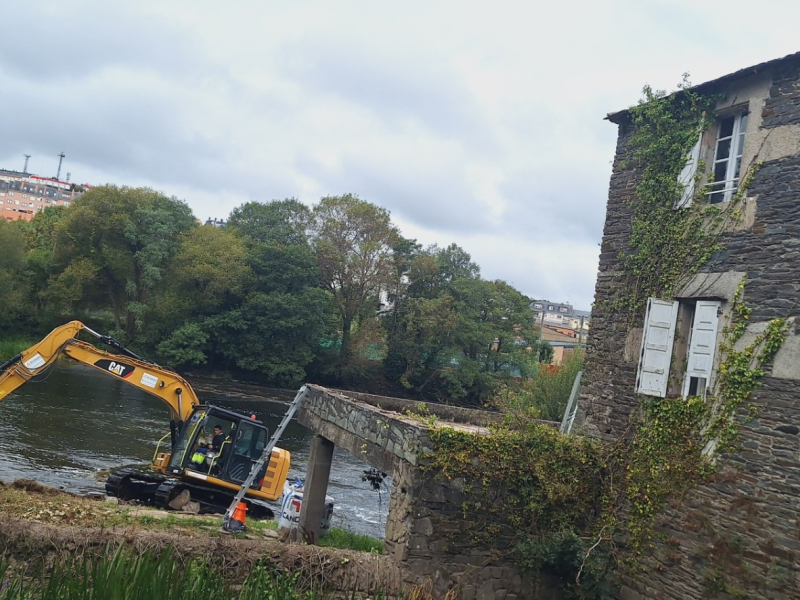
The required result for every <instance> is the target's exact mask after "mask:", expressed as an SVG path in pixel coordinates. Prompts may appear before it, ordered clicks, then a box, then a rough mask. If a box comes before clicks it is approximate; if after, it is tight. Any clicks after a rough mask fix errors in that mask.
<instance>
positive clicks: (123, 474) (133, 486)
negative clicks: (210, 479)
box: [106, 468, 275, 519]
mask: <svg viewBox="0 0 800 600" xmlns="http://www.w3.org/2000/svg"><path fill="white" fill-rule="evenodd" d="M184 490H188V491H189V495H190V499H191V500H194V501H195V502H198V503H199V504H200V513H205V514H207V513H214V514H222V513H224V512H225V510H226V509H227V508H228V505H229V504H230V502H231V500H232V499H233V496H234V493H233V492H230V491H226V490H221V489H219V488H213V489H211V488H208V487H204V486H201V485H196V484H193V483H190V482H187V481H184V480H181V479H175V478H172V477H167V476H165V475H160V474H157V473H148V472H145V471H141V470H139V469H135V468H125V469H118V470H116V471H114V472H113V473H111V475H109V477H108V480H107V481H106V493H107V494H108V495H109V496H116V497H117V498H119V499H120V500H128V501H131V500H135V501H137V502H141V503H142V504H147V505H150V506H157V507H159V508H163V509H167V510H169V509H170V508H171V507H170V505H169V504H170V502H172V501H173V500H174V499H175V498H176V497H177V496H178V495H179V494H180V493H181V492H183V491H184ZM244 502H245V503H246V504H247V514H248V515H249V516H251V517H253V518H256V519H273V518H275V513H274V512H273V511H272V510H271V509H270V508H269V507H268V506H266V505H265V504H262V503H260V502H254V501H252V500H249V499H247V500H245V501H244Z"/></svg>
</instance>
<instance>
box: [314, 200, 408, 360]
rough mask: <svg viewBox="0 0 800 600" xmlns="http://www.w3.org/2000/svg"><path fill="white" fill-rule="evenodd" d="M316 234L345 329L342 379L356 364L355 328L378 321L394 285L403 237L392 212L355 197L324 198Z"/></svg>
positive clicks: (325, 281)
mask: <svg viewBox="0 0 800 600" xmlns="http://www.w3.org/2000/svg"><path fill="white" fill-rule="evenodd" d="M311 231H312V243H313V245H314V250H315V252H316V256H317V261H318V264H319V267H320V272H321V277H322V284H323V286H324V287H325V289H327V290H328V291H329V292H330V293H331V295H332V296H333V298H334V302H335V306H336V310H337V312H338V314H339V319H340V323H341V328H342V346H341V351H340V375H341V373H342V369H346V368H347V366H348V365H349V362H350V359H351V335H352V330H353V328H354V326H355V325H356V323H357V321H358V319H359V318H361V317H363V316H365V315H367V316H369V317H370V318H374V315H375V314H376V312H377V309H378V302H379V297H380V294H381V292H386V291H388V289H389V288H390V287H391V283H392V282H393V280H394V273H395V266H394V263H393V260H392V255H393V254H392V248H393V246H394V244H395V242H396V240H397V239H398V237H399V234H398V232H397V229H396V228H395V227H394V225H392V222H391V219H390V216H389V211H387V210H386V209H383V208H380V207H378V206H375V205H374V204H370V203H369V202H367V201H365V200H361V199H360V198H358V197H357V196H353V195H351V194H346V195H344V196H329V197H326V198H322V200H320V202H319V204H317V205H316V206H315V207H314V209H313V220H312V223H311ZM370 312H371V315H368V314H367V313H370Z"/></svg>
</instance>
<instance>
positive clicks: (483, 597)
mask: <svg viewBox="0 0 800 600" xmlns="http://www.w3.org/2000/svg"><path fill="white" fill-rule="evenodd" d="M307 388H308V393H307V396H306V398H305V400H304V401H303V404H302V406H301V408H300V411H299V414H298V421H299V422H300V423H301V424H302V425H304V426H306V427H308V428H309V429H311V430H312V431H313V432H314V433H315V436H314V438H313V440H312V444H311V456H310V458H309V465H308V473H307V475H306V481H305V489H304V500H303V505H302V510H301V513H300V528H301V531H304V532H305V536H306V538H309V537H311V538H312V539H317V537H318V535H319V530H320V523H321V521H322V515H323V510H324V502H325V492H326V490H327V487H328V476H329V474H330V469H331V462H332V458H333V450H334V447H335V446H339V447H341V448H343V449H345V450H347V451H348V452H350V453H352V454H354V455H356V456H360V457H362V458H363V459H364V460H365V461H366V462H367V463H369V464H370V465H371V466H373V467H375V468H377V469H379V470H380V471H383V472H385V473H387V474H389V475H390V476H391V477H392V489H391V495H390V500H389V515H388V519H387V524H386V537H385V554H387V555H388V556H390V557H392V558H393V559H395V560H396V561H397V562H398V563H399V564H400V565H401V567H403V568H404V569H403V570H404V571H405V573H406V580H407V582H408V583H416V584H420V583H425V582H428V581H430V582H431V584H432V585H433V590H434V593H435V594H436V595H437V596H439V597H441V596H443V595H444V594H445V593H446V592H447V591H448V590H450V589H453V588H458V589H459V590H460V594H461V596H460V597H462V598H464V599H465V600H473V599H474V600H489V599H495V598H498V599H499V598H504V599H506V600H515V599H521V598H529V597H533V590H532V588H531V585H532V584H531V582H530V581H527V580H526V579H524V578H523V577H522V576H521V575H520V574H519V572H518V571H517V570H516V568H515V567H514V566H513V565H511V564H509V563H508V562H506V561H503V559H501V558H499V557H498V556H497V555H496V554H495V553H494V552H492V549H490V548H487V549H482V550H475V549H470V550H465V549H462V548H458V547H453V539H454V538H455V537H457V535H456V534H458V533H460V532H463V531H465V530H468V528H469V527H470V525H471V523H470V522H469V521H467V520H465V519H464V515H463V510H462V508H461V505H462V503H463V501H464V499H465V496H464V491H463V487H464V481H463V480H459V479H453V480H449V479H447V478H444V477H442V476H440V475H438V476H437V474H435V473H431V472H426V471H424V469H423V467H424V466H425V456H426V455H428V454H430V453H432V452H433V444H432V442H431V441H430V439H429V436H428V431H429V429H428V427H427V425H426V424H425V423H424V422H423V420H422V419H420V418H418V417H417V418H415V417H413V416H409V414H420V413H424V414H431V415H435V416H436V418H437V421H436V422H437V425H439V426H447V427H453V428H454V429H462V430H469V431H474V432H478V433H481V432H482V433H487V432H488V429H487V426H488V425H490V424H492V423H493V422H495V421H496V420H497V419H498V418H499V416H500V415H499V414H498V413H492V412H488V411H482V410H470V409H465V408H458V407H452V406H445V405H440V404H426V405H425V406H424V407H423V406H422V403H420V402H415V401H411V400H402V399H399V398H389V397H385V396H374V395H371V394H362V393H358V392H349V391H338V390H330V389H326V388H323V387H320V386H315V385H308V386H307ZM539 591H540V592H542V591H543V590H539ZM536 597H544V596H542V595H541V594H537V595H536Z"/></svg>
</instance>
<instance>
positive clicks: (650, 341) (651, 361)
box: [636, 298, 678, 398]
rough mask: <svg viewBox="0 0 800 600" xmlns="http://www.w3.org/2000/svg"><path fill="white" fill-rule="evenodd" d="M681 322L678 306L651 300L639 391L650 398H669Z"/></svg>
mask: <svg viewBox="0 0 800 600" xmlns="http://www.w3.org/2000/svg"><path fill="white" fill-rule="evenodd" d="M677 320H678V302H677V301H672V300H659V299H657V298H650V299H649V300H648V301H647V312H646V313H645V318H644V331H643V332H642V351H641V354H640V357H639V370H638V373H637V375H636V391H637V392H638V393H640V394H645V395H647V396H658V397H659V398H663V397H665V396H666V395H667V382H668V380H669V367H670V361H671V359H672V344H673V341H674V339H675V324H676V323H677Z"/></svg>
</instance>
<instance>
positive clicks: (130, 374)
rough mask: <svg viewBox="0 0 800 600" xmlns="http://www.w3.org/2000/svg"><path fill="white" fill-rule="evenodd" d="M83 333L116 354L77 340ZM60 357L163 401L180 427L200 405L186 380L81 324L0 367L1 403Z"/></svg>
mask: <svg viewBox="0 0 800 600" xmlns="http://www.w3.org/2000/svg"><path fill="white" fill-rule="evenodd" d="M81 331H84V332H86V333H88V334H90V335H93V336H94V337H96V338H97V339H99V340H100V341H102V342H103V343H105V344H107V345H108V346H110V347H111V348H113V349H114V350H115V351H116V352H117V354H111V353H109V352H104V351H103V350H99V349H97V348H95V347H94V346H92V345H91V344H89V343H87V342H84V341H81V340H78V339H76V336H77V335H78V333H79V332H81ZM61 354H65V355H67V356H69V357H70V358H73V359H75V360H77V361H78V362H81V363H83V364H86V365H89V366H91V367H94V368H96V369H99V370H100V371H103V372H104V373H106V374H108V375H111V376H112V377H116V378H117V379H122V380H123V381H125V382H126V383H129V384H131V385H132V386H134V387H137V388H139V389H140V390H142V391H144V392H147V393H148V394H151V395H153V396H156V397H157V398H160V399H161V400H162V401H163V402H164V403H165V404H166V405H167V406H168V407H169V411H170V416H171V418H172V420H173V421H177V422H178V423H182V422H183V421H185V420H186V419H187V418H188V417H189V415H191V414H192V410H193V409H194V407H195V406H198V405H199V404H200V400H199V399H198V397H197V395H196V394H195V392H194V390H193V389H192V386H190V385H189V383H188V382H187V381H186V380H185V379H184V378H183V377H181V376H180V375H178V374H177V373H175V372H173V371H171V370H170V369H167V368H165V367H161V366H159V365H157V364H155V363H153V362H150V361H148V360H146V359H144V358H141V357H140V356H137V355H136V354H134V353H133V352H131V351H130V350H128V349H127V348H125V347H124V346H123V345H122V344H120V343H119V342H118V341H116V340H114V339H113V338H110V337H108V336H105V335H101V334H99V333H97V332H96V331H92V330H91V329H90V328H89V327H87V326H86V325H84V324H83V323H81V322H80V321H70V322H69V323H66V324H65V325H62V326H61V327H56V328H55V329H54V330H53V331H51V332H50V333H49V334H48V335H47V337H45V338H44V339H43V340H42V341H41V342H39V343H38V344H35V345H34V346H31V347H30V348H28V349H27V350H24V351H22V352H21V353H20V354H18V355H17V356H15V357H14V358H12V359H10V360H8V361H6V362H4V363H3V364H0V400H2V399H3V398H5V397H6V396H7V395H8V394H10V393H11V392H13V391H14V390H16V389H17V388H18V387H19V386H21V385H22V384H23V383H27V382H28V381H30V380H32V379H33V378H35V377H36V376H37V375H41V374H42V373H44V372H46V371H47V369H48V368H50V367H51V366H52V365H53V363H54V362H55V360H56V359H57V358H58V357H59V355H61Z"/></svg>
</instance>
